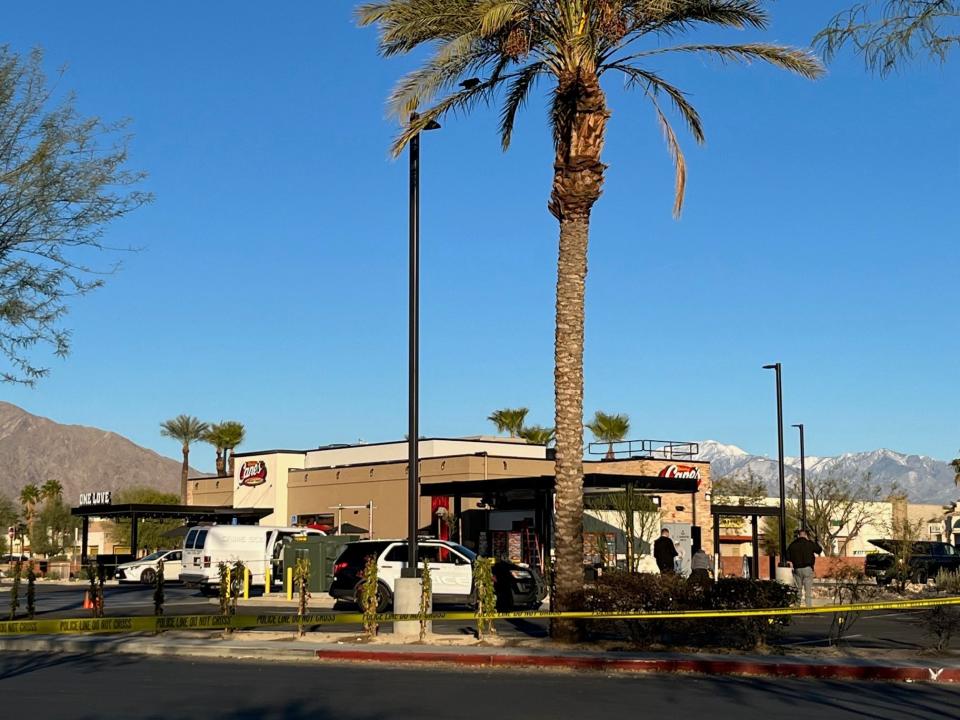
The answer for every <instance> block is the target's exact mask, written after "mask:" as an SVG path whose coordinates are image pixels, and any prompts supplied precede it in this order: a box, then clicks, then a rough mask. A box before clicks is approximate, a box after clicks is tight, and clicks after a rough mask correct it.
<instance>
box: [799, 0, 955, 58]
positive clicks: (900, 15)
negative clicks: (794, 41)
mask: <svg viewBox="0 0 960 720" xmlns="http://www.w3.org/2000/svg"><path fill="white" fill-rule="evenodd" d="M813 41H814V43H815V44H816V45H817V46H818V47H819V49H820V51H821V52H822V53H823V54H824V57H826V58H827V60H830V59H831V58H832V57H833V56H834V55H836V54H837V53H838V52H839V51H840V49H841V48H843V47H844V46H853V49H854V51H855V52H856V53H857V54H859V55H862V56H863V60H864V62H865V63H866V65H867V67H868V68H869V69H870V71H871V72H875V73H878V74H879V75H881V76H883V75H887V74H889V73H891V72H892V71H894V70H896V69H897V68H899V67H901V66H902V65H904V64H906V63H908V62H911V61H913V60H915V59H916V58H917V56H918V55H925V56H926V57H928V58H930V59H931V60H933V61H935V62H938V63H944V62H946V60H947V55H948V54H949V52H950V51H951V50H953V49H955V48H956V47H957V46H958V45H960V4H958V3H957V2H956V0H867V1H866V2H859V3H857V4H856V5H854V6H853V7H851V8H849V9H848V10H844V11H843V12H841V13H839V14H838V15H836V16H834V18H833V19H832V20H831V21H830V24H829V25H828V26H827V27H825V28H824V29H823V30H821V31H820V32H819V33H817V36H816V37H815V38H814V39H813Z"/></svg>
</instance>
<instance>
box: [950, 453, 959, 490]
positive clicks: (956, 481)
mask: <svg viewBox="0 0 960 720" xmlns="http://www.w3.org/2000/svg"><path fill="white" fill-rule="evenodd" d="M950 467H952V468H953V472H954V475H953V482H954V484H955V485H960V458H956V459H955V460H951V461H950Z"/></svg>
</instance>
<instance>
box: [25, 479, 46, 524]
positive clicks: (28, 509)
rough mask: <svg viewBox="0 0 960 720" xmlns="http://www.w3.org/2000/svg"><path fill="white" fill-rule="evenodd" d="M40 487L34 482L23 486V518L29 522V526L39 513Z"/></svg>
mask: <svg viewBox="0 0 960 720" xmlns="http://www.w3.org/2000/svg"><path fill="white" fill-rule="evenodd" d="M40 499H41V495H40V488H38V487H37V486H36V485H35V484H34V483H28V484H27V485H24V486H23V489H22V490H21V491H20V504H21V505H22V506H23V519H24V520H25V521H26V523H27V527H28V528H29V527H31V526H32V525H33V519H34V517H36V514H37V504H38V503H39V502H40Z"/></svg>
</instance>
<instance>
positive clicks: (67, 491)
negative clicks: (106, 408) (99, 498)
mask: <svg viewBox="0 0 960 720" xmlns="http://www.w3.org/2000/svg"><path fill="white" fill-rule="evenodd" d="M47 480H58V481H60V483H61V484H62V485H63V498H64V500H65V501H66V502H67V504H69V505H76V504H77V502H78V499H79V498H78V496H79V495H80V493H81V492H97V491H101V490H110V491H113V492H116V491H117V490H121V489H123V488H128V487H133V486H142V485H147V486H149V487H152V488H156V489H158V490H162V491H164V492H172V493H177V494H179V492H180V463H179V462H177V461H176V460H172V459H170V458H167V457H163V456H162V455H159V454H157V453H155V452H154V451H153V450H147V449H146V448H143V447H140V446H139V445H136V444H134V443H132V442H131V441H129V440H127V439H126V438H125V437H122V436H120V435H117V434H116V433H112V432H109V431H107V430H99V429H97V428H91V427H84V426H82V425H61V424H59V423H56V422H54V421H53V420H48V419H47V418H43V417H38V416H36V415H31V414H30V413H28V412H27V411H25V410H23V409H21V408H19V407H17V406H16V405H11V404H10V403H5V402H0V493H2V494H4V495H7V496H8V497H10V498H11V499H12V500H16V499H17V498H18V497H19V495H20V490H21V489H22V488H23V486H24V485H27V484H28V483H35V484H36V485H42V484H43V483H45V482H46V481H47Z"/></svg>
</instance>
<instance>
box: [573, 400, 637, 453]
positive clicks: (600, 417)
mask: <svg viewBox="0 0 960 720" xmlns="http://www.w3.org/2000/svg"><path fill="white" fill-rule="evenodd" d="M584 427H586V428H587V430H589V431H590V432H592V433H593V437H594V439H595V440H596V441H597V442H605V443H608V449H607V457H608V458H612V457H613V444H614V443H615V442H620V441H621V440H623V439H624V438H626V437H627V433H628V432H630V416H629V415H626V414H621V415H610V414H608V413H605V412H602V411H600V410H597V411H596V412H595V413H594V414H593V420H591V421H590V422H588V423H586V424H585V425H584Z"/></svg>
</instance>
